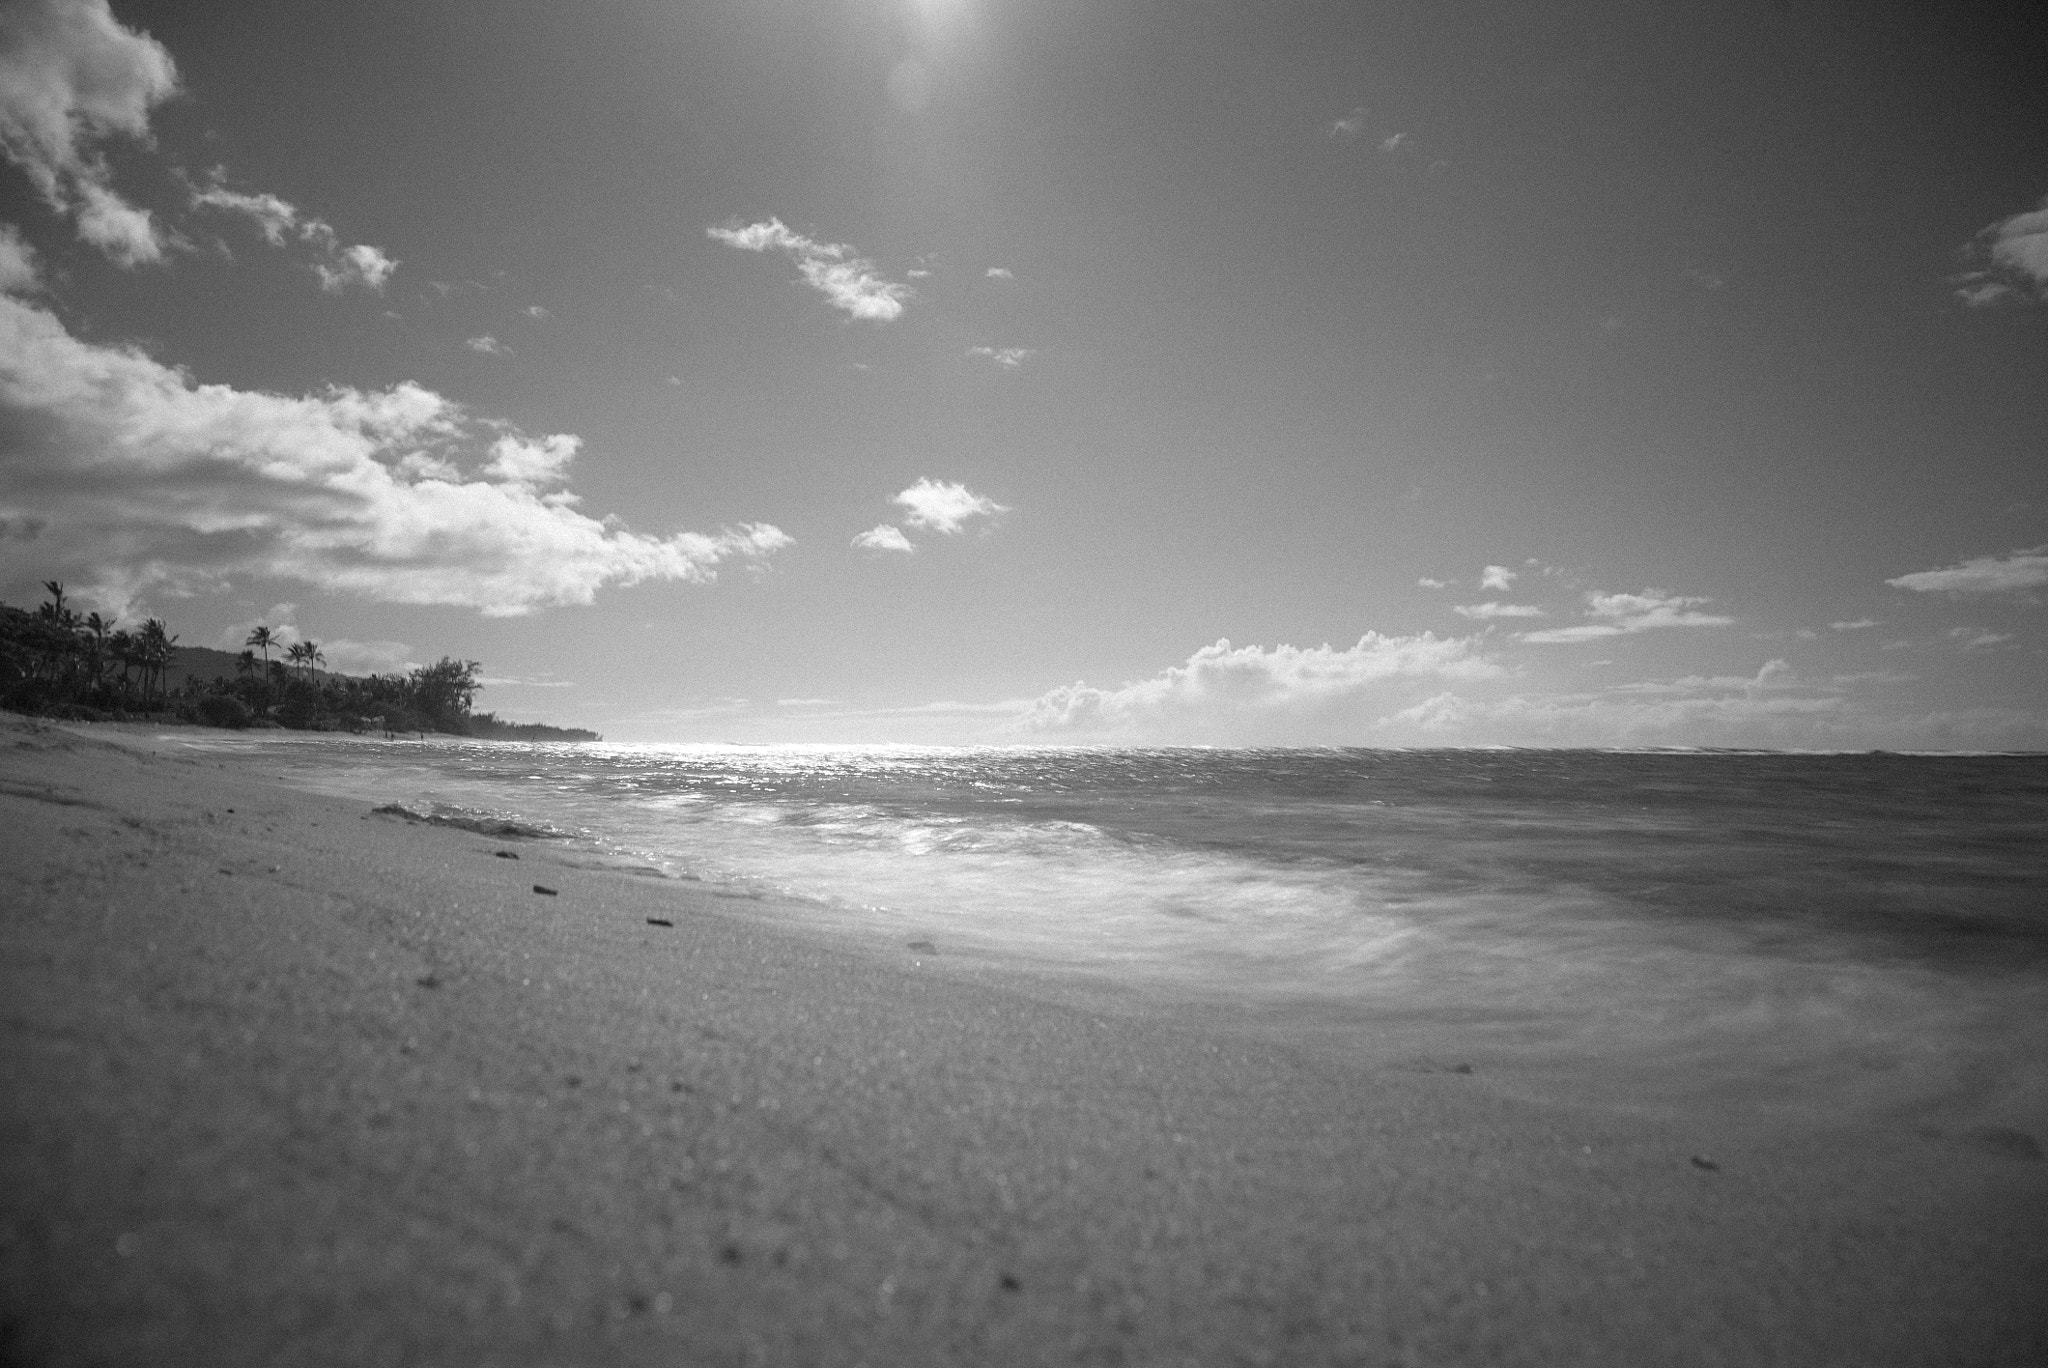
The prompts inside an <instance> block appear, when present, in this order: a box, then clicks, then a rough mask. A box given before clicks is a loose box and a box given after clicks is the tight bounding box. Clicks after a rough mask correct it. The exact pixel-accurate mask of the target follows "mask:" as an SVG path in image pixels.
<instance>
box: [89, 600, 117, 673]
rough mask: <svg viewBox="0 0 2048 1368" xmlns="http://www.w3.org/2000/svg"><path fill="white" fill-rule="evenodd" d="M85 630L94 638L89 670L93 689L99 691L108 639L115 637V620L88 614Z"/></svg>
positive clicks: (96, 614)
mask: <svg viewBox="0 0 2048 1368" xmlns="http://www.w3.org/2000/svg"><path fill="white" fill-rule="evenodd" d="M85 630H86V633H87V635H89V636H90V637H91V638H92V647H91V652H92V654H91V658H90V660H89V662H88V664H87V669H88V671H89V673H90V675H91V678H92V685H91V687H92V688H94V689H97V688H99V686H100V675H101V674H102V673H103V672H104V670H105V667H106V659H107V638H108V637H109V636H111V635H113V631H114V620H113V619H112V618H103V617H101V616H100V615H99V614H98V613H87V614H86V615H85Z"/></svg>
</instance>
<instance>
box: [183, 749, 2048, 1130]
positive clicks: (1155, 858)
mask: <svg viewBox="0 0 2048 1368" xmlns="http://www.w3.org/2000/svg"><path fill="white" fill-rule="evenodd" d="M166 739H167V740H168V739H172V738H166ZM176 739H178V740H180V741H183V742H184V743H185V744H189V745H195V746H198V747H201V748H225V749H234V750H237V751H255V752H259V753H260V754H262V755H263V756H264V757H265V759H266V760H267V761H270V762H274V763H275V765H276V766H277V768H278V770H279V771H280V772H281V773H283V774H284V775H285V777H286V778H287V779H288V780H289V781H290V782H292V783H294V784H297V785H301V786H304V787H308V788H313V789H318V790H321V791H325V792H328V793H332V794H338V795H344V796H350V797H354V798H359V799H361V800H362V801H363V802H365V803H366V804H371V805H375V806H385V805H392V804H395V805H398V806H400V807H402V808H404V809H406V810H407V811H409V812H411V813H413V814H415V815H418V816H421V817H431V818H434V819H437V820H443V821H448V822H451V823H454V824H457V825H465V824H467V825H471V826H480V827H486V828H487V827H490V826H493V825H495V824H499V823H511V824H513V825H514V826H515V827H516V828H518V829H521V830H524V831H527V832H530V833H534V834H535V835H536V836H537V837H541V838H545V839H549V840H551V841H553V842H555V843H556V844H555V846H554V850H555V854H556V857H557V858H566V859H571V860H576V861H582V862H588V863H593V864H611V865H617V866H620V867H623V868H628V869H634V870H639V871H642V872H644V873H647V874H650V875H656V876H660V877H665V878H671V879H675V880H679V881H686V882H688V883H690V884H692V885H694V886H696V887H698V888H700V889H703V890H706V891H709V892H712V893H715V894H718V895H721V898H722V906H724V907H726V908H727V909H729V910H731V911H734V912H736V913H738V914H739V915H745V916H755V917H760V918H763V919H769V920H776V921H782V922H786V923H800V924H803V925H807V926H810V927H813V928H816V929H817V930H818V931H819V932H820V933H821V934H826V935H835V936H850V937H858V938H864V939H866V940H868V941H871V942H872V941H875V940H877V939H880V940H883V941H893V942H898V943H900V944H901V945H902V946H903V947H905V953H906V954H916V955H926V956H933V957H949V956H950V957H960V958H962V959H965V960H970V961H974V962H976V963H977V964H980V965H984V966H994V967H996V968H997V969H998V970H1000V969H1002V968H1004V967H1009V968H1013V969H1015V970H1016V971H1017V972H1018V973H1019V974H1020V975H1022V976H1025V977H1028V978H1030V979H1031V980H1032V981H1034V982H1040V983H1059V982H1064V983H1069V984H1072V985H1075V986H1076V987H1077V988H1079V989H1085V990H1086V991H1087V992H1089V993H1092V994H1094V995H1095V997H1096V999H1097V1000H1098V1001H1104V1002H1111V1003H1114V1002H1118V1001H1121V1002H1125V1003H1128V1004H1129V1005H1130V1006H1131V1007H1132V1008H1133V1009H1143V1008H1145V1007H1146V1006H1148V1005H1152V1004H1162V1005H1167V1006H1172V1005H1189V1004H1196V1005H1206V1006H1207V1007H1209V1008H1215V1009H1222V1010H1224V1011H1226V1012H1228V1013H1230V1014H1232V1015H1233V1016H1234V1017H1235V1018H1237V1019H1240V1020H1242V1021H1243V1022H1245V1023H1246V1024H1247V1026H1248V1027H1251V1028H1256V1029H1264V1030H1279V1031H1288V1032H1294V1033H1296V1034H1299V1035H1301V1036H1302V1037H1303V1038H1304V1039H1312V1040H1314V1041H1315V1042H1317V1043H1318V1045H1319V1046H1321V1047H1324V1048H1337V1049H1349V1050H1356V1051H1358V1052H1360V1053H1362V1054H1370V1055H1371V1056H1372V1057H1374V1058H1377V1059H1383V1060H1391V1061H1397V1062H1401V1061H1405V1062H1406V1063H1408V1064H1410V1065H1412V1066H1414V1067H1423V1068H1455V1069H1459V1070H1460V1071H1463V1070H1465V1069H1473V1068H1476V1069H1481V1070H1485V1071H1488V1072H1489V1073H1491V1074H1494V1075H1496V1076H1504V1077H1509V1078H1519V1079H1523V1080H1526V1081H1527V1082H1528V1086H1529V1087H1530V1088H1531V1089H1532V1090H1534V1091H1538V1092H1540V1091H1542V1090H1543V1089H1544V1088H1545V1087H1549V1088H1551V1089H1553V1090H1555V1089H1558V1088H1563V1089H1564V1090H1566V1091H1570V1090H1571V1088H1572V1087H1577V1088H1579V1089H1580V1090H1581V1091H1584V1090H1585V1089H1586V1088H1587V1087H1589V1086H1596V1085H1594V1084H1589V1083H1588V1082H1587V1080H1589V1079H1597V1080H1598V1082H1597V1090H1598V1091H1599V1092H1600V1093H1601V1095H1602V1097H1603V1099H1604V1100H1606V1101H1609V1102H1614V1103H1618V1104H1621V1105H1640V1106H1678V1105H1686V1104H1689V1103H1690V1104H1704V1105H1708V1106H1741V1107H1749V1108H1776V1109H1780V1110H1784V1111H1786V1112H1788V1113H1804V1114H1807V1115H1811V1116H1817V1117H1821V1118H1835V1117H1852V1116H1861V1117H1881V1118H1888V1119H1892V1120H1899V1121H1906V1122H1912V1123H1915V1124H1923V1125H1925V1126H1929V1127H1934V1128H1940V1127H1941V1126H1944V1125H1962V1124H1982V1123H1992V1124H1994V1126H1995V1127H2000V1128H2003V1130H2001V1131H2000V1132H1999V1133H2006V1132H2022V1131H2024V1132H2027V1133H2030V1134H2036V1135H2044V1136H2048V756H2042V755H1942V756H1936V755H1894V754H1843V755H1812V754H1758V753H1727V752H1605V751H1386V750H1202V749H1169V750H1099V749H1017V748H986V749H974V748H970V749H933V748H874V747H869V748H829V747H748V746H658V745H619V744H590V745H546V744H542V745H516V744H505V743H483V742H463V741H456V740H452V739H437V740H430V741H426V742H399V741H383V740H370V739H352V738H336V737H331V736H322V737H319V738H317V739H312V738H303V737H293V736H290V735H289V734H282V735H281V734H278V733H264V734H256V735H234V736H229V735H226V734H223V735H221V736H219V737H217V738H216V737H214V736H211V735H209V736H207V737H206V738H205V739H204V740H193V739H191V735H190V734H189V733H186V734H184V735H183V736H181V737H179V738H176ZM551 911H552V909H551V908H549V907H545V906H539V905H537V906H536V908H535V915H536V916H544V915H550V913H551ZM680 987H681V986H680V985H679V990H680ZM1560 1080H1563V1081H1560ZM1571 1080H1577V1082H1576V1083H1573V1082H1571Z"/></svg>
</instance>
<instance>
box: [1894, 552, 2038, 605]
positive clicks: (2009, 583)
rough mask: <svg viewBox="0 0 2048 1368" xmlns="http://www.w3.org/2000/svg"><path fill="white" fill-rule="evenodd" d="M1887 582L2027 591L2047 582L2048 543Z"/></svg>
mask: <svg viewBox="0 0 2048 1368" xmlns="http://www.w3.org/2000/svg"><path fill="white" fill-rule="evenodd" d="M1885 583H1886V584H1889V585H1891V586H1892V587H1893V588H1894V589H1910V590H1912V591H1913V592H1915V593H1918V594H2015V593H2027V592H2028V591H2030V590H2034V589H2039V588H2041V587H2042V586H2043V585H2048V546H2035V547H2029V548H2027V549H2026V550H2022V551H2012V552H2008V553H2007V554H2006V555H2003V556H1977V557H1975V558H1973V559H1971V560H1966V561H1964V562H1962V563H1961V564H1960V565H1951V566H1949V567H1948V568H1947V569H1944V570H1918V571H1915V572H1914V573H1912V574H1910V575H1900V576H1899V577H1898V578H1897V579H1888V580H1886V581H1885Z"/></svg>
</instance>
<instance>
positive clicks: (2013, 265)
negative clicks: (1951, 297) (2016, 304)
mask: <svg viewBox="0 0 2048 1368" xmlns="http://www.w3.org/2000/svg"><path fill="white" fill-rule="evenodd" d="M1963 255H1964V258H1965V259H1966V260H1967V261H1969V262H1970V263H1971V264H1972V269H1970V270H1968V271H1966V272H1964V273H1963V274H1962V275H1959V276H1957V277H1956V278H1955V280H1954V282H1953V283H1954V284H1955V286H1956V287H1957V288H1956V296H1957V297H1958V298H1959V299H1961V300H1962V301H1963V302H1964V303H1965V304H1970V305H1977V306H1981V305H1985V304H1995V303H1998V302H1999V301H2001V300H2005V299H2024V298H2027V297H2029V296H2031V297H2032V298H2034V299H2036V300H2048V198H2043V199H2042V201H2041V207H2040V208H2038V209H2031V210H2027V211H2025V212H2022V213H2018V214H2014V215H2013V216H2012V217H2011V218H2007V219H2000V220H1999V221H1998V222H1996V223H1994V224H1991V225H1990V226H1989V227H1987V228H1985V229H1983V230H1982V231H1981V232H1979V233H1978V234H1977V236H1976V237H1975V238H1974V239H1972V240H1971V242H1970V245H1969V246H1968V247H1966V248H1964V249H1963Z"/></svg>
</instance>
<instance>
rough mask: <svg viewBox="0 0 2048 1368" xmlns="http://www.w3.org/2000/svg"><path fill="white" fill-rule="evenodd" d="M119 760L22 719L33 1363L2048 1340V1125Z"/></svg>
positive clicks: (7, 1220)
mask: <svg viewBox="0 0 2048 1368" xmlns="http://www.w3.org/2000/svg"><path fill="white" fill-rule="evenodd" d="M109 725H110V724H101V725H96V726H93V727H92V728H91V731H90V733H88V732H85V731H82V730H74V729H72V728H69V727H67V726H58V725H52V724H45V723H31V722H27V721H24V720H21V719H14V718H11V717H10V718H0V755H4V757H5V758H4V759H0V813H4V816H5V820H6V821H7V823H8V824H9V826H10V828H11V835H10V840H9V853H8V854H7V855H6V856H5V859H4V865H0V874H4V877H5V880H6V885H7V887H8V889H9V892H8V897H7V902H8V905H9V906H8V910H7V911H6V912H5V913H4V914H0V936H4V938H5V939H4V942H0V1001H4V1002H5V1003H7V1004H9V1005H8V1007H7V1008H6V1009H5V1016H4V1020H5V1022H6V1042H7V1043H6V1047H5V1053H4V1067H5V1070H6V1078H7V1087H6V1091H5V1097H6V1102H5V1112H4V1120H0V1164H4V1168H5V1171H7V1172H9V1173H10V1174H14V1175H17V1177H15V1178H14V1179H13V1180H12V1181H10V1183H9V1184H8V1185H7V1192H6V1197H5V1203H4V1208H0V1218H4V1225H0V1232H4V1238H0V1318H4V1319H0V1361H5V1362H8V1363H10V1364H12V1363H14V1362H17V1361H18V1362H22V1363H39V1362H61V1363H68V1362H99V1361H112V1362H151V1363H167V1364H175V1363H194V1364H198V1363H206V1364H231V1363H244V1362H249V1363H253V1362H268V1361H290V1362H306V1363H325V1362H333V1363H350V1362H416V1361H450V1362H484V1361H492V1362H500V1363H534V1364H542V1363H546V1364H557V1363H577V1362H607V1363H609V1362H625V1363H638V1362H647V1363H675V1362H701V1363H726V1362H730V1363H736V1364H737V1363H746V1362H756V1361H758V1362H770V1363H846V1364H849V1365H850V1364H853V1363H857V1362H866V1363H869V1364H881V1363H902V1364H920V1363H934V1364H936V1363H974V1364H981V1363H1004V1364H1007V1363H1018V1364H1027V1363H1033V1364H1035V1363H1073V1362H1105V1363H1108V1362H1133V1363H1154V1362H1177V1361H1183V1360H1191V1361H1194V1362H1197V1363H1241V1362H1242V1363H1257V1362H1271V1363H1349V1362H1357V1363H1381V1362H1392V1363H1401V1362H1409V1363H1503V1364H1505V1363H1528V1364H1548V1363H1559V1362H1574V1363H1614V1364H1639V1363H1645V1362H1658V1363H1695V1362H1697V1363H1712V1362H1729V1361H1734V1362H1744V1363H1768V1362H1784V1363H1800V1364H1809V1363H1842V1364H1852V1363H1853V1364H1883V1363H1899V1364H1911V1363H1933V1362H1941V1361H1957V1360H1965V1361H1975V1362H1984V1363H2014V1364H2018V1363H2023V1362H2031V1361H2040V1360H2041V1359H2042V1358H2043V1357H2048V1311H2043V1310H2042V1309H2040V1308H2039V1307H2038V1306H2037V1304H2036V1302H2037V1300H2038V1289H2039V1287H2040V1286H2042V1285H2048V1248H2044V1246H2048V1240H2044V1238H2043V1237H2042V1236H2041V1235H2040V1234H2039V1232H2040V1231H2041V1230H2042V1229H2048V1164H2043V1163H2041V1162H2039V1161H2038V1160H2037V1159H2031V1158H2029V1157H2027V1155H2026V1154H2025V1152H2024V1147H2023V1146H2021V1145H2019V1144H2018V1142H2017V1141H2012V1142H2009V1143H2007V1144H2006V1146H2005V1148H2004V1149H2001V1148H2000V1146H1999V1145H1998V1144H1997V1143H1992V1142H1986V1143H1971V1144H1961V1143H1955V1142H1954V1140H1953V1139H1952V1138H1948V1137H1929V1136H1924V1135H1918V1134H1915V1133H1913V1132H1911V1131H1910V1130H1906V1129H1902V1128H1882V1127H1869V1126H1845V1127H1834V1128H1813V1127H1802V1128H1788V1127H1786V1126H1784V1125H1782V1124H1776V1123H1769V1122H1765V1121H1760V1120H1758V1119H1755V1118H1746V1117H1742V1116H1732V1117H1719V1118H1711V1117H1701V1116H1697V1115H1675V1114H1671V1113H1669V1112H1660V1111H1657V1110H1654V1109H1652V1110H1643V1109H1636V1108H1632V1107H1630V1106H1629V1105H1627V1102H1626V1099H1616V1100H1615V1102H1614V1103H1613V1104H1612V1105H1597V1104H1595V1103H1592V1102H1585V1101H1581V1102H1566V1101H1560V1100H1556V1099H1555V1098H1547V1099H1546V1098H1538V1097H1533V1096H1524V1095H1520V1094H1521V1093H1525V1092H1527V1091H1529V1090H1528V1088H1526V1087H1525V1086H1522V1085H1521V1084H1519V1083H1518V1080H1516V1079H1514V1078H1512V1077H1500V1078H1496V1077H1492V1076H1491V1073H1492V1070H1491V1069H1490V1067H1489V1066H1488V1065H1486V1064H1484V1063H1482V1064H1481V1066H1480V1067H1479V1068H1478V1070H1477V1071H1476V1072H1461V1071H1460V1070H1459V1069H1458V1068H1457V1063H1458V1062H1460V1061H1462V1060H1463V1059H1464V1054H1463V1053H1462V1051H1461V1048H1460V1042H1459V1040H1458V1039H1457V1037H1456V1033H1455V1032H1453V1031H1451V1030H1450V1029H1449V1028H1445V1030H1444V1032H1443V1036H1442V1038H1441V1040H1440V1041H1438V1042H1437V1044H1436V1045H1435V1046H1434V1047H1433V1048H1425V1049H1418V1050H1409V1051H1406V1052H1404V1055H1403V1056H1402V1057H1400V1058H1395V1057H1393V1056H1387V1055H1384V1054H1382V1055H1380V1056H1377V1057H1368V1058H1364V1059H1358V1058H1347V1057H1345V1053H1344V1051H1343V1050H1342V1049H1340V1048H1314V1047H1311V1046H1309V1045H1306V1044H1303V1043H1301V1042H1298V1041H1293V1042H1290V1041H1288V1040H1285V1039H1277V1038H1274V1037H1273V1036H1272V1035H1271V1034H1270V1033H1262V1032H1261V1031H1259V1030H1257V1029H1253V1028H1249V1027H1247V1025H1246V1024H1245V1023H1244V1022H1243V1021H1240V1020H1237V1019H1235V1018H1234V1017H1233V1016H1232V1014H1230V1013H1228V1012H1223V1011H1217V1010H1203V1009H1201V1008H1199V1007H1198V1006H1193V1005H1186V1004H1183V1005H1180V1006H1177V1007H1173V1008H1170V1009H1169V1008H1166V1007H1162V1006H1161V1005H1159V1004H1156V1003H1152V1002H1149V1001H1146V1000H1143V999H1139V998H1135V997H1128V998H1122V999H1119V998H1117V997H1116V995H1115V994H1113V993H1111V992H1110V991H1109V990H1106V989H1101V988H1087V989H1085V990H1084V989H1081V988H1077V987H1073V986H1071V985H1063V984H1061V983H1058V982H1055V981H1053V980H1051V979H1049V978H1048V979H1035V978H1033V977H1032V976H1031V975H1029V974H1024V973H1018V972H1011V971H1005V970H999V969H997V968H994V967H991V966H989V965H987V964H982V963H976V962H970V961H966V960H964V959H956V958H954V957H951V956H948V955H946V954H943V953H938V954H926V953H924V952H922V951H919V950H916V949H913V948H911V947H908V946H905V945H901V944H897V943H895V942H892V941H886V940H878V941H876V942H874V943H870V944H865V945H863V944H860V943H857V942H853V941H851V940H849V938H847V937H845V936H844V935H839V934H828V933H821V932H816V931H807V930H805V929H803V928H796V927H778V926H775V925H771V924H768V923H766V922H765V921H763V920H762V919H761V918H759V917H755V916H747V915H744V914H743V913H738V912H735V911H733V910H732V909H731V908H730V907H728V906H724V905H722V904H724V903H725V902H726V900H725V899H722V898H721V897H720V896H719V895H717V894H715V893H713V892H709V891H706V890H703V889H700V888H693V887H691V886H690V885H687V884H683V883H679V882H677V881H672V880H654V879H649V878H646V877H642V876H635V875H632V874H630V873H625V872H621V871H618V870H613V869H602V868H589V867H584V866H583V865H579V864H578V863H576V862H573V861H564V860H561V859H556V858H553V855H554V853H555V852H551V851H549V850H548V849H547V843H545V842H534V841H514V840H503V839H497V838H492V837H487V836H484V835H479V834H476V833H472V832H467V831H463V830H459V829H451V828H447V827H437V826H431V825H426V824H411V823H406V822H404V821H402V820H399V819H395V818H391V817H386V816H376V815H373V814H372V813H371V812H370V811H369V805H366V804H364V803H361V802H357V801H352V800H341V799H334V798H327V797H323V796H321V795H318V794H314V793H309V792H306V791H305V790H303V789H298V788H293V787H289V786H286V785H285V784H283V783H281V782H279V781H278V780H277V779H276V778H275V777H274V776H266V775H264V773H263V772H262V771H263V764H264V757H263V756H262V754H261V751H260V749H258V750H256V751H255V752H253V753H249V754H242V755H237V754H223V753H219V752H208V753H204V754H200V753H190V754H178V753H174V751H173V750H172V749H171V748H166V747H158V746H151V745H148V744H146V743H144V742H142V741H140V740H139V739H138V738H135V737H132V736H128V735H124V734H116V735H112V736H109V735H107V734H106V733H105V732H103V731H102V727H106V726H109ZM134 729H135V730H137V731H147V732H152V733H154V732H156V731H158V730H159V728H157V727H156V726H154V725H152V724H134ZM126 730H127V729H125V728H124V729H123V731H124V732H125V731H126ZM291 735H292V736H294V737H295V738H297V737H299V736H300V735H301V734H299V733H292V734H291ZM308 735H311V734H308ZM500 851H511V852H513V853H516V854H517V855H518V856H519V858H518V859H516V860H513V859H505V858H501V857H500V855H499V852H500ZM535 885H540V886H541V887H543V888H546V889H549V890H552V892H549V893H542V892H537V891H535V887H534V886H535ZM650 919H656V920H659V921H666V922H669V923H672V924H671V925H668V926H660V925H656V924H654V922H653V921H651V920H650ZM2037 1152H2038V1151H2037Z"/></svg>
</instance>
